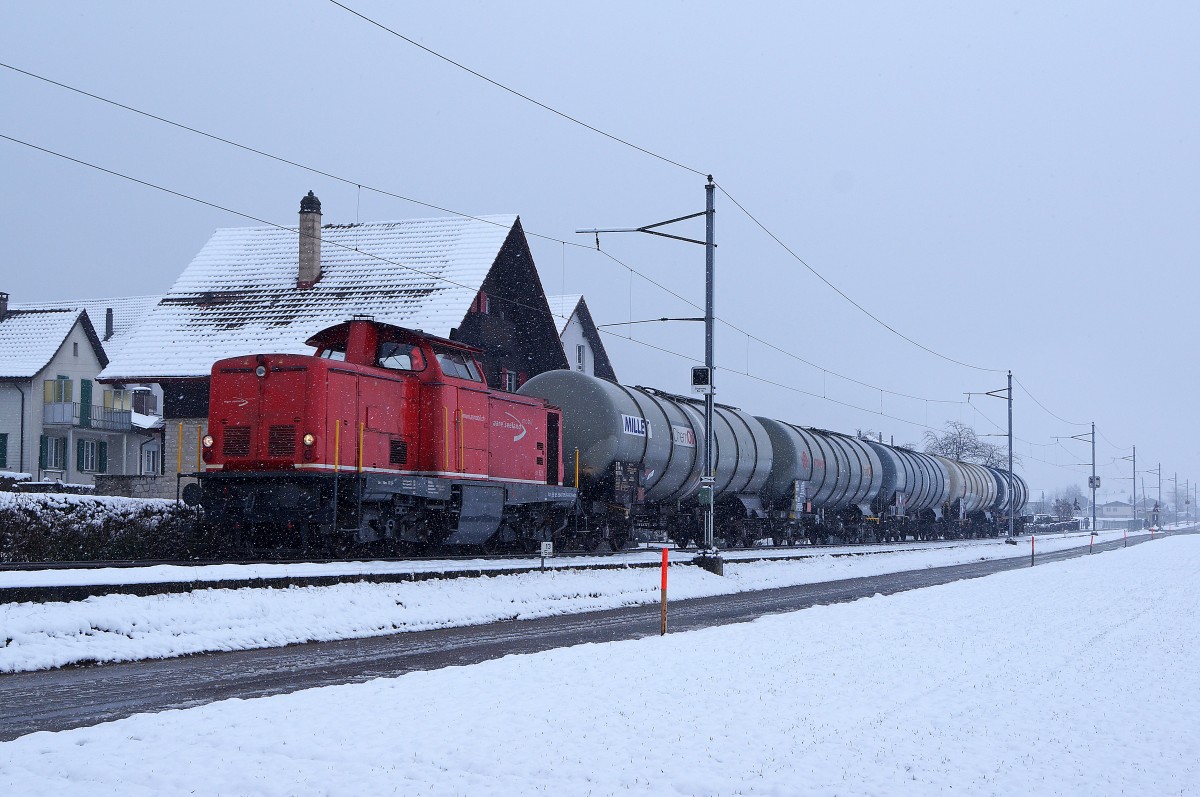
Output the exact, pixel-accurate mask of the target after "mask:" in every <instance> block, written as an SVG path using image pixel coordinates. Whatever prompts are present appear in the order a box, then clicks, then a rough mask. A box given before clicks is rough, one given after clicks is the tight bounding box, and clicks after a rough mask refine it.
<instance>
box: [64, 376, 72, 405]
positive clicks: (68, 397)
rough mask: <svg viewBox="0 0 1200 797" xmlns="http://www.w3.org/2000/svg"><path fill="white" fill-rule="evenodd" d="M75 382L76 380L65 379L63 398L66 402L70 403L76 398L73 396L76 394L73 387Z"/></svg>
mask: <svg viewBox="0 0 1200 797" xmlns="http://www.w3.org/2000/svg"><path fill="white" fill-rule="evenodd" d="M73 384H74V382H72V381H71V380H70V379H64V380H63V398H62V400H63V401H64V402H67V403H70V402H72V401H74V400H75V399H74V398H72V397H73V396H74V395H75V392H74V390H73V389H72V387H71V386H72V385H73Z"/></svg>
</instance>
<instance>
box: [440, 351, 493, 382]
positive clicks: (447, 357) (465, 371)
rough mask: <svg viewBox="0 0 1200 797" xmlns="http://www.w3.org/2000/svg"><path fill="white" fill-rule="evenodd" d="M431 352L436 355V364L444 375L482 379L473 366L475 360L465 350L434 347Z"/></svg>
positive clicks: (479, 380)
mask: <svg viewBox="0 0 1200 797" xmlns="http://www.w3.org/2000/svg"><path fill="white" fill-rule="evenodd" d="M433 353H434V356H435V357H437V361H438V365H440V366H441V367H442V373H443V374H445V375H446V376H452V377H455V378H457V379H470V380H471V381H472V382H482V381H483V377H481V376H480V375H479V369H478V368H476V367H475V361H474V360H473V359H471V358H470V357H468V356H467V354H466V353H465V352H461V351H458V350H456V349H442V348H436V347H435V348H434V350H433Z"/></svg>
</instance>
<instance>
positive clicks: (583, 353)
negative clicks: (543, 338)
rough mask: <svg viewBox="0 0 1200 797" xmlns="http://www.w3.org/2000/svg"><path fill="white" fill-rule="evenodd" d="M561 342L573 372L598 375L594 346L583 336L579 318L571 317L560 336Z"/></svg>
mask: <svg viewBox="0 0 1200 797" xmlns="http://www.w3.org/2000/svg"><path fill="white" fill-rule="evenodd" d="M559 340H561V341H562V345H563V352H564V353H566V355H567V362H569V363H570V364H571V370H573V371H582V372H583V373H585V374H588V375H589V376H595V375H596V358H595V355H593V354H592V345H591V344H590V343H588V341H587V338H585V337H584V335H583V325H582V324H581V323H579V316H577V315H572V316H571V320H570V321H568V322H567V326H566V327H565V328H564V329H563V331H562V334H561V335H559ZM580 347H582V349H581V348H580Z"/></svg>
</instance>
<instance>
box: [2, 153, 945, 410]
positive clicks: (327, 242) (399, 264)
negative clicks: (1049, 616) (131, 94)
mask: <svg viewBox="0 0 1200 797" xmlns="http://www.w3.org/2000/svg"><path fill="white" fill-rule="evenodd" d="M0 139H2V140H5V141H9V142H12V143H14V144H19V145H21V146H24V147H28V148H30V149H33V150H36V151H38V152H42V153H45V154H47V155H52V156H54V157H57V158H61V159H63V160H66V161H69V162H71V163H75V164H78V165H80V166H85V167H87V168H90V169H94V170H96V171H99V172H102V173H104V174H108V175H111V176H113V177H118V178H121V179H123V180H128V181H130V182H132V183H136V184H138V185H141V186H144V187H146V188H152V189H154V190H156V191H161V192H163V193H166V194H170V195H171V196H175V197H178V198H180V199H186V200H188V201H191V202H195V203H197V204H201V205H204V206H206V207H210V208H213V209H215V210H220V211H222V212H225V213H230V214H232V215H235V216H240V217H242V218H245V219H249V220H251V221H254V222H258V223H259V224H263V225H266V226H268V227H273V228H275V229H278V230H284V231H287V232H291V233H296V234H299V235H303V234H304V233H302V232H300V230H298V229H297V228H295V227H289V226H287V225H283V224H278V223H276V222H272V221H268V220H266V219H263V218H259V217H258V216H255V215H253V214H250V213H245V212H243V211H239V210H234V209H233V208H230V207H227V206H225V205H221V204H219V203H217V202H212V201H210V200H207V199H201V198H199V197H195V196H192V195H190V194H186V193H184V192H182V191H176V190H175V189H172V188H167V187H166V186H161V185H158V184H156V183H152V182H150V181H148V180H142V179H140V178H137V177H134V176H132V175H128V174H124V173H122V172H118V171H115V170H113V169H108V168H105V167H103V166H100V165H98V164H95V163H91V162H89V161H85V160H82V159H80V158H75V157H72V156H70V155H67V154H64V153H61V152H57V151H55V150H52V149H48V148H46V147H41V146H38V145H37V144H33V143H30V142H28V141H23V140H21V139H19V138H15V137H13V136H9V135H6V134H4V133H0ZM322 245H326V246H334V247H336V248H339V249H346V250H350V251H357V252H358V253H359V254H360V255H363V256H365V257H369V258H371V259H372V260H377V261H379V262H381V263H387V264H389V265H393V266H397V267H399V268H403V269H406V270H408V271H412V272H414V273H416V274H420V275H421V276H424V277H428V278H429V279H431V280H434V281H438V282H445V283H448V284H450V285H455V286H457V287H460V288H467V289H468V290H469V289H470V286H467V285H464V284H462V283H460V282H456V281H455V280H452V279H450V278H448V277H444V276H442V275H439V274H433V273H430V272H428V271H424V270H422V269H419V268H417V267H415V266H411V265H408V264H406V263H402V262H399V261H397V260H392V259H391V258H387V257H383V256H381V255H376V254H373V253H371V252H367V251H363V250H361V249H360V250H355V249H354V247H353V246H348V245H346V244H342V243H338V242H337V241H333V240H329V239H326V240H323V241H322ZM510 303H511V304H513V305H514V306H516V307H521V308H524V309H527V310H534V311H537V310H539V309H540V308H536V307H532V306H530V305H526V304H524V303H522V302H512V301H511V300H510ZM600 331H601V332H602V333H603V334H607V335H612V336H614V337H616V338H618V339H620V340H629V341H632V342H633V343H637V344H638V345H640V346H644V347H646V348H649V349H653V350H655V351H659V352H662V353H665V354H669V355H672V356H674V357H677V358H681V359H685V360H688V361H690V362H700V359H699V358H697V357H693V356H691V355H687V354H683V353H681V352H677V351H673V350H671V349H668V348H666V347H663V346H658V345H655V344H653V343H649V342H648V341H644V340H639V339H637V338H626V337H624V336H621V335H617V334H616V333H613V332H612V331H610V330H600ZM729 373H731V374H736V375H738V376H743V374H740V373H739V372H737V371H730V372H729ZM745 376H747V377H748V378H750V379H753V380H755V381H757V382H760V383H763V384H769V385H774V386H776V387H780V388H783V389H785V390H789V391H792V392H794V393H798V394H801V395H806V396H811V397H813V398H819V399H822V400H825V401H829V402H831V403H834V404H839V405H841V406H844V407H848V408H850V409H855V410H859V411H861V412H865V413H867V414H870V415H881V416H883V417H887V418H891V419H893V420H896V421H900V422H902V423H908V424H912V425H914V426H920V427H924V428H926V429H935V430H936V427H933V426H930V425H929V424H928V423H919V422H917V421H912V420H909V419H907V418H902V417H899V416H894V415H889V414H887V413H882V412H879V411H876V410H872V409H869V408H866V407H860V406H858V405H856V404H852V403H850V402H846V401H841V400H840V399H835V398H831V397H828V396H822V395H819V394H817V393H815V392H811V391H807V390H804V389H802V388H797V387H794V386H791V385H786V384H783V383H782V382H776V381H774V380H770V379H766V378H764V377H760V376H755V375H753V374H749V375H745Z"/></svg>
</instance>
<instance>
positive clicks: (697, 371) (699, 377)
mask: <svg viewBox="0 0 1200 797" xmlns="http://www.w3.org/2000/svg"><path fill="white" fill-rule="evenodd" d="M692 390H694V391H695V392H697V393H704V394H708V393H715V392H716V391H715V390H713V383H712V369H711V368H709V367H708V366H707V365H697V366H695V367H694V368H692Z"/></svg>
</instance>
